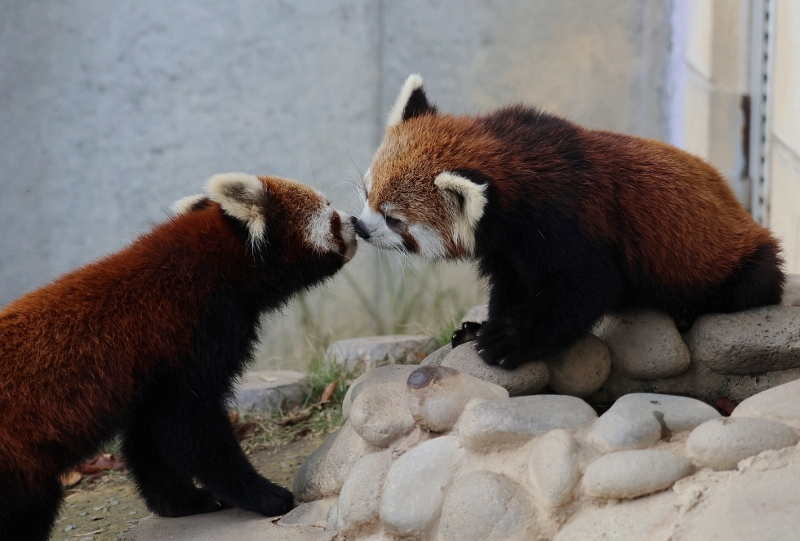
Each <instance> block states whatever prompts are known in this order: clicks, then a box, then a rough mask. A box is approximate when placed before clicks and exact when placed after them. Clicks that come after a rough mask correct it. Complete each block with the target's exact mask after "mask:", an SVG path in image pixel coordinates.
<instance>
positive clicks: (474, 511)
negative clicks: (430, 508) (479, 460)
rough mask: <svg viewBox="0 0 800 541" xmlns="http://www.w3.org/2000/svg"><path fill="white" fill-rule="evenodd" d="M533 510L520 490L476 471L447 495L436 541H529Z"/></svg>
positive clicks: (501, 478)
mask: <svg viewBox="0 0 800 541" xmlns="http://www.w3.org/2000/svg"><path fill="white" fill-rule="evenodd" d="M532 523H533V506H532V505H531V502H530V501H529V500H528V497H527V495H526V494H525V491H524V490H522V489H521V488H520V486H519V485H518V484H517V483H515V482H514V481H512V480H511V479H509V478H508V477H506V476H504V475H501V474H499V473H494V472H490V471H476V472H472V473H468V474H466V475H464V476H462V477H459V478H458V479H456V480H455V481H454V482H453V485H452V486H451V487H450V490H448V491H447V496H445V499H444V504H443V505H442V516H441V519H440V521H439V529H438V532H437V535H436V539H439V540H441V541H451V540H453V539H458V540H459V541H512V540H519V541H523V540H527V539H532V538H533V533H534V532H533V531H532Z"/></svg>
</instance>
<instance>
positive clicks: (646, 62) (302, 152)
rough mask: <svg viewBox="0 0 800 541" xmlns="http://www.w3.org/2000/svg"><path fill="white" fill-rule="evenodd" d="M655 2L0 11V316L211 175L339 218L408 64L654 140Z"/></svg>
mask: <svg viewBox="0 0 800 541" xmlns="http://www.w3.org/2000/svg"><path fill="white" fill-rule="evenodd" d="M670 9H671V3H670V2H669V1H668V0H663V1H658V0H651V1H645V2H642V1H641V0H585V1H578V0H571V1H569V0H567V1H555V0H496V1H490V0H464V1H460V2H453V1H449V0H448V1H438V2H437V1H434V0H402V1H400V0H395V1H390V0H326V1H321V0H320V1H310V0H309V1H296V0H286V1H277V0H275V1H266V0H263V1H260V0H227V1H225V2H220V1H218V0H170V1H164V0H136V1H131V0H116V1H114V2H107V1H105V0H82V1H74V0H3V1H2V2H0V141H2V144H0V185H2V188H3V195H2V198H1V199H0V230H1V231H2V233H3V234H2V235H0V305H3V304H6V303H7V302H9V301H11V300H13V299H14V298H15V297H17V296H19V295H21V294H22V293H24V292H25V291H28V290H31V289H33V288H36V287H38V286H40V285H42V284H43V283H45V282H46V281H48V280H50V279H52V278H54V277H56V276H58V275H59V274H61V273H63V272H65V271H67V270H69V269H71V268H73V267H75V266H77V265H79V264H82V263H85V262H88V261H90V260H92V259H95V258H97V257H98V256H101V255H102V254H105V253H107V252H109V251H111V250H115V249H118V248H120V247H121V246H123V245H124V244H125V243H126V242H128V241H129V240H130V239H132V238H133V237H135V235H136V234H137V233H139V232H141V231H143V230H144V229H146V228H147V227H148V225H149V224H151V223H153V222H154V221H158V220H160V219H162V218H163V217H164V216H165V215H166V210H165V209H167V208H168V207H169V205H170V204H171V203H172V202H173V201H174V200H176V199H178V198H180V197H182V196H185V195H189V194H193V193H197V192H199V191H200V189H201V187H202V184H203V182H204V181H205V179H206V178H207V177H208V176H210V175H211V174H214V173H218V172H223V171H229V170H244V171H249V172H255V173H265V174H267V173H269V174H279V175H283V176H289V177H294V178H298V179H300V180H303V181H306V182H309V183H312V184H316V185H317V186H318V187H319V188H320V189H323V190H324V191H326V192H328V193H330V194H331V195H332V196H333V199H334V203H335V204H337V205H338V206H340V207H343V208H347V209H349V210H352V211H355V210H356V205H357V197H356V196H355V194H354V192H353V188H352V184H353V181H354V179H355V178H357V177H358V176H359V170H363V169H364V168H366V166H367V165H368V163H369V160H370V157H371V154H372V152H373V150H374V148H375V146H376V145H377V143H378V142H379V140H380V138H381V135H382V131H383V122H384V118H385V115H386V114H387V113H388V110H389V109H390V107H391V104H392V102H393V101H394V98H395V94H396V93H397V91H398V90H399V87H400V85H401V84H402V81H403V80H404V78H405V77H406V76H407V75H408V74H409V73H412V72H420V73H421V74H422V75H423V77H424V78H425V81H426V88H427V90H428V94H429V96H430V97H431V99H432V100H433V101H435V102H436V103H437V104H438V105H440V106H441V108H442V109H444V110H448V111H461V112H474V111H481V110H487V109H489V108H491V107H494V106H496V105H498V104H501V103H505V102H509V101H526V102H529V103H532V104H538V105H540V106H542V107H543V108H545V109H547V110H550V111H553V112H559V113H563V114H565V115H567V116H569V117H570V118H572V119H573V120H575V121H578V122H580V123H583V124H586V125H589V126H595V127H604V128H609V129H614V130H621V131H626V132H630V133H635V134H642V135H647V136H650V137H656V138H662V139H666V138H668V135H669V134H668V133H667V129H668V128H667V112H668V105H667V100H668V96H667V95H666V88H667V80H666V68H667V66H668V59H669V54H670V43H669V40H670V35H669V20H670ZM365 252H369V251H368V250H366V251H365ZM373 261H374V257H373V256H370V255H369V253H367V254H362V256H361V257H360V258H359V259H358V260H357V264H358V265H360V266H361V267H362V268H364V269H368V268H369V267H370V265H372V263H373ZM459 279H461V278H459Z"/></svg>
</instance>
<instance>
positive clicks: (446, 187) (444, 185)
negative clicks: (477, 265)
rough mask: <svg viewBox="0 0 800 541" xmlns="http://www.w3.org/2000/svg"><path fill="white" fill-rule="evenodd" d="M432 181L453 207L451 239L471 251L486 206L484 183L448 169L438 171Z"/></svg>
mask: <svg viewBox="0 0 800 541" xmlns="http://www.w3.org/2000/svg"><path fill="white" fill-rule="evenodd" d="M433 183H434V184H435V185H436V187H437V188H439V190H440V191H441V192H442V195H444V197H445V199H447V200H448V201H450V203H451V204H452V205H453V207H454V209H455V218H454V220H453V240H454V241H455V242H456V243H457V244H461V245H462V246H464V248H466V249H467V251H468V253H472V251H473V250H474V248H475V228H476V227H478V222H479V221H480V219H481V217H482V216H483V210H484V208H485V207H486V193H485V190H486V184H476V183H474V182H472V181H471V180H469V179H468V178H465V177H462V176H461V175H457V174H455V173H452V172H450V171H443V172H442V173H439V175H438V176H437V177H436V179H434V181H433Z"/></svg>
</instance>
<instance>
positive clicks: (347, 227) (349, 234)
mask: <svg viewBox="0 0 800 541" xmlns="http://www.w3.org/2000/svg"><path fill="white" fill-rule="evenodd" d="M336 212H337V213H338V214H339V221H340V222H341V224H342V239H343V240H344V244H345V251H344V257H345V259H348V260H350V259H353V256H354V255H356V249H357V248H358V241H357V235H356V230H355V228H354V227H353V224H352V223H351V222H350V216H345V215H344V214H342V213H341V212H339V211H338V210H337V211H336Z"/></svg>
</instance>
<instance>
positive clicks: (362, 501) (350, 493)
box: [337, 451, 392, 536]
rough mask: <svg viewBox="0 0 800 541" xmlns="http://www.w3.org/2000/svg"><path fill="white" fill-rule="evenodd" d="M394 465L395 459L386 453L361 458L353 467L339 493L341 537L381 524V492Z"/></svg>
mask: <svg viewBox="0 0 800 541" xmlns="http://www.w3.org/2000/svg"><path fill="white" fill-rule="evenodd" d="M391 464H392V457H391V454H390V453H389V452H388V451H387V452H382V453H372V454H371V455H367V456H365V457H362V458H361V459H359V461H358V462H356V463H355V464H354V465H353V469H352V470H350V475H348V476H347V480H345V482H344V485H342V491H341V493H339V507H338V512H337V527H338V530H339V533H341V534H344V535H345V536H346V535H347V534H348V533H350V532H353V531H354V530H357V529H358V528H359V527H361V526H364V525H367V524H371V523H373V522H377V521H378V511H379V505H380V501H381V490H382V488H383V483H384V480H385V479H386V474H387V472H388V471H389V467H390V466H391Z"/></svg>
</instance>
